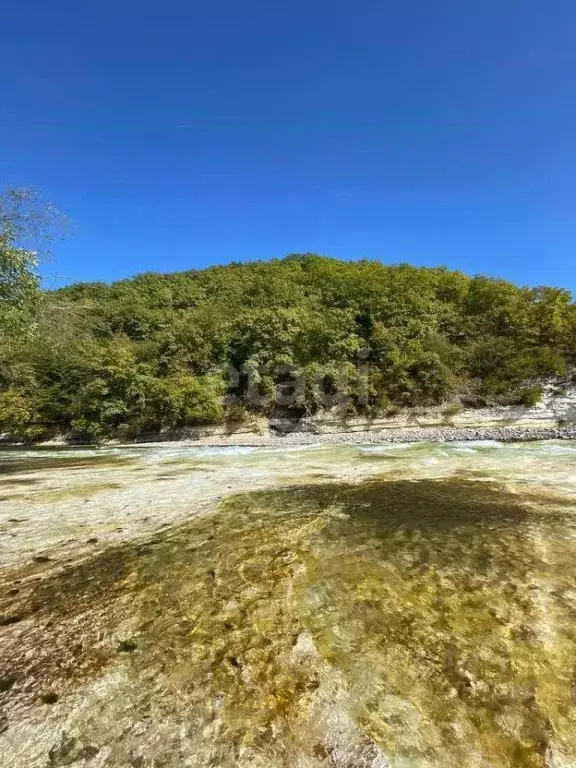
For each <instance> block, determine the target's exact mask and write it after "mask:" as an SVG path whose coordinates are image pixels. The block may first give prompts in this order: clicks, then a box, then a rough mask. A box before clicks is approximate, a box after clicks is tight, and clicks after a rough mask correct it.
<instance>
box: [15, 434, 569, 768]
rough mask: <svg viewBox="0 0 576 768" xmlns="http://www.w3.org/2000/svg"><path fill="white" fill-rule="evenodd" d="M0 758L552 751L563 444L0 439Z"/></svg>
mask: <svg viewBox="0 0 576 768" xmlns="http://www.w3.org/2000/svg"><path fill="white" fill-rule="evenodd" d="M0 499H1V504H0V506H1V511H0V544H1V545H2V550H1V551H2V559H1V561H0V565H1V566H2V568H1V569H0V584H1V585H2V594H1V595H0V765H2V766H3V767H4V766H14V767H15V768H20V767H22V768H35V767H36V766H38V767H39V768H48V767H49V766H65V765H66V766H67V765H75V766H87V767H89V768H96V767H97V766H102V767H106V768H108V767H110V768H112V767H114V768H125V767H131V768H147V767H148V766H150V767H152V766H154V767H155V768H159V767H160V766H167V767H170V768H171V767H172V766H174V767H176V766H178V767H179V766H189V767H191V768H208V767H209V766H213V767H214V768H216V767H217V766H222V767H223V768H228V767H230V768H232V767H235V768H236V767H237V768H252V767H254V768H281V767H282V768H284V767H285V768H320V767H322V766H324V767H325V768H328V767H332V768H338V767H346V768H363V767H364V766H365V768H385V767H386V766H390V768H396V767H397V768H424V767H425V766H434V767H435V768H436V767H438V768H452V767H453V768H462V767H463V766H465V767H468V766H471V767H472V768H476V767H477V768H489V767H492V766H493V767H494V768H500V767H504V766H534V768H539V767H541V766H542V767H544V766H549V767H550V768H552V767H553V768H560V766H565V767H568V766H571V767H572V766H576V443H570V442H564V443H555V442H548V443H528V444H522V445H519V444H518V445H501V444H498V443H462V444H458V443H454V444H436V445H411V446H402V445H394V446H386V445H382V446H369V447H368V446H367V447H361V446H336V447H334V446H330V447H328V446H326V447H323V446H307V447H306V448H301V449H297V448H292V449H285V450H282V449H277V448H276V449H265V448H190V447H184V446H174V445H171V446H137V447H134V446H131V447H128V448H115V449H105V450H98V451H96V450H87V449H74V450H70V449H68V450H64V449H43V450H37V451H26V450H19V451H14V450H5V451H2V452H0Z"/></svg>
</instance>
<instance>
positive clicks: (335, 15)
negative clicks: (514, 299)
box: [0, 0, 576, 290]
mask: <svg viewBox="0 0 576 768" xmlns="http://www.w3.org/2000/svg"><path fill="white" fill-rule="evenodd" d="M575 34H576V3H574V0H550V1H549V2H548V3H544V2H542V1H541V0H538V2H536V1H535V0H483V1H482V2H476V3H469V2H463V1H462V0H437V1H436V2H430V0H403V1H402V2H400V1H399V0H397V1H396V2H386V1H385V0H384V2H382V0H380V1H378V2H377V1H376V0H370V1H368V0H358V1H357V2H341V0H331V1H330V2H328V1H327V0H308V2H303V0H292V1H291V2H286V3H278V2H270V0H267V2H264V0H245V2H238V0H234V2H233V1H232V0H219V1H218V0H215V1H214V2H206V1H204V2H197V1H196V2H195V1H194V0H186V1H184V0H182V1H180V0H179V1H175V0H165V1H164V2H157V1H156V2H154V3H152V2H149V1H147V0H139V1H138V2H135V1H134V0H115V2H110V0H98V2H96V1H94V0H84V1H83V2H78V0H74V2H71V1H69V2H63V1H62V0H54V1H53V2H49V3H48V2H45V1H44V0H42V1H41V0H28V1H27V2H26V0H24V2H22V3H15V2H12V3H7V4H5V5H4V7H3V10H2V19H1V22H0V57H1V58H2V60H3V61H2V73H3V77H2V91H1V94H0V181H1V182H5V183H12V184H24V185H34V186H37V187H39V188H40V189H42V190H43V191H44V193H45V194H46V196H47V197H49V198H50V199H51V200H53V201H54V202H55V203H56V204H58V205H59V207H61V208H62V209H63V210H64V211H65V212H66V213H68V215H69V216H70V217H71V218H72V219H73V220H74V221H75V223H76V225H77V231H76V234H75V235H74V237H73V238H71V239H70V240H69V241H68V242H66V243H64V244H62V245H60V244H59V245H57V246H56V248H55V251H54V257H53V260H52V262H51V263H49V264H46V265H45V266H44V272H45V274H46V275H50V276H53V275H56V276H59V277H60V278H61V282H65V281H70V280H81V279H82V280H99V279H104V280H111V279H117V278H120V277H123V276H128V275H131V274H134V273H136V272H140V271H147V270H160V271H173V270H182V269H189V268H192V267H203V266H206V265H209V264H215V263H225V262H228V261H232V260H249V259H262V258H270V257H273V256H282V255H284V254H286V253H289V252H295V251H316V252H319V253H325V254H329V255H332V256H337V257H341V258H359V257H362V256H366V257H369V258H377V259H382V260H383V261H386V262H395V261H409V262H412V263H415V264H427V265H433V264H446V265H448V266H449V267H452V268H458V269H462V270H465V271H467V272H484V273H489V274H495V275H500V276H504V277H507V278H510V279H513V280H516V281H519V282H521V283H532V284H542V283H551V284H557V285H564V286H566V287H569V288H571V289H572V290H576V259H575V245H576V210H575V203H576V193H575V190H574V181H575V179H576V98H575V97H576V45H575V42H574V40H575ZM50 284H53V281H52V280H51V281H50Z"/></svg>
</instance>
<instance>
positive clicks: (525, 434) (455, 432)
mask: <svg viewBox="0 0 576 768" xmlns="http://www.w3.org/2000/svg"><path fill="white" fill-rule="evenodd" d="M472 440H494V441H498V442H502V443H505V442H507V443H513V442H529V441H532V440H576V427H536V426H535V427H482V428H457V427H444V428H442V427H440V428H439V427H420V428H411V429H387V430H380V431H378V432H375V431H359V432H330V433H314V432H289V433H287V434H285V435H283V436H278V435H258V434H253V435H250V434H247V433H244V434H242V435H241V436H240V435H237V436H233V435H231V436H222V437H218V438H215V437H213V436H212V437H205V438H200V439H198V440H194V441H189V442H190V444H193V445H203V446H272V447H281V446H286V445H317V444H323V445H359V444H378V443H444V442H460V441H463V442H467V441H472Z"/></svg>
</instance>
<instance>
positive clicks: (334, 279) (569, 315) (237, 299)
mask: <svg viewBox="0 0 576 768" xmlns="http://www.w3.org/2000/svg"><path fill="white" fill-rule="evenodd" d="M10 247H12V246H10ZM31 274H33V272H32V273H31ZM8 282H10V281H8ZM10 289H11V290H14V285H13V284H12V286H11V288H10ZM25 303H26V302H25ZM28 327H29V328H32V329H35V332H34V333H32V335H31V336H29V337H28V339H27V340H26V342H23V343H21V344H17V345H12V348H11V350H10V352H9V354H8V353H5V354H4V362H5V365H4V366H3V369H2V373H1V377H0V392H1V399H0V431H5V432H9V433H10V434H14V435H24V436H26V435H27V434H28V435H29V436H30V437H35V436H36V435H37V434H38V433H40V432H42V431H44V432H45V433H50V432H57V431H60V432H69V433H70V432H71V433H76V434H78V435H81V436H83V437H88V438H90V439H100V438H102V437H107V436H113V435H117V436H118V435H119V436H131V435H136V434H139V433H142V432H146V431H149V430H171V429H175V428H179V427H184V426H187V425H194V424H206V423H216V422H221V421H223V420H225V419H231V418H237V415H238V414H239V413H241V414H250V413H264V414H272V413H274V414H280V415H306V414H313V413H316V412H317V411H318V410H321V409H324V408H330V407H333V406H339V407H341V408H343V410H344V412H348V413H350V412H354V413H356V412H358V413H366V414H369V415H375V414H377V413H380V412H384V413H386V412H390V411H391V410H396V409H398V408H399V407H404V406H415V405H418V406H428V405H433V404H436V403H442V402H444V401H448V402H454V397H455V395H457V394H458V393H459V392H465V393H466V396H467V397H468V398H472V399H474V398H478V400H479V401H482V402H488V401H490V402H499V401H500V402H510V401H511V400H512V399H514V398H516V399H517V398H518V392H527V391H528V390H527V389H526V387H527V386H528V385H527V382H530V381H534V380H536V379H539V378H545V377H549V376H554V375H558V374H561V373H564V372H565V371H566V369H567V367H568V366H570V365H572V364H574V362H575V361H576V307H575V305H574V304H573V303H572V301H571V297H570V294H569V293H568V292H566V291H563V290H560V289H555V288H546V287H544V288H535V289H532V288H522V287H518V286H515V285H513V284H512V283H508V282H505V281H502V280H495V279H491V278H487V277H468V276H466V275H464V274H462V273H459V272H450V271H448V270H446V269H444V268H436V269H428V268H416V267H412V266H409V265H406V264H400V265H394V266H387V265H383V264H381V263H380V262H370V261H365V260H364V261H360V262H343V261H338V260H335V259H329V258H324V257H321V256H317V255H315V254H301V255H298V254H295V255H291V256H288V257H286V258H285V259H279V260H273V261H270V262H255V263H247V264H230V265H228V266H223V267H212V268H210V269H206V270H198V271H189V272H183V273H179V274H165V275H163V274H152V273H148V274H142V275H138V276H137V277H135V278H132V279H129V280H122V281H119V282H116V283H113V284H111V285H107V284H105V283H84V284H76V285H71V286H68V287H66V288H62V289H60V290H58V291H49V292H45V293H44V294H42V295H41V296H39V297H38V300H37V307H36V309H35V312H34V326H32V324H29V326H28ZM522 397H526V398H527V399H528V400H530V399H531V397H532V396H530V397H529V396H528V395H522Z"/></svg>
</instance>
